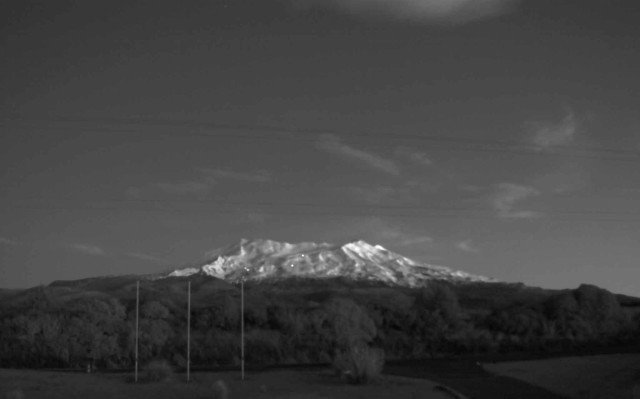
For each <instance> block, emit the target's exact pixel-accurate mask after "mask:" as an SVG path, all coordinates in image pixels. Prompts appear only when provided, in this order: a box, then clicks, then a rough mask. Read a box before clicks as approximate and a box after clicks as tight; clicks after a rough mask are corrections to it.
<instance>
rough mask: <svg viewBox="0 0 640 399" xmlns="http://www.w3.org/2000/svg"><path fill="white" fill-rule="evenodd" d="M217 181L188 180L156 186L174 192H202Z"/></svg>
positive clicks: (209, 188)
mask: <svg viewBox="0 0 640 399" xmlns="http://www.w3.org/2000/svg"><path fill="white" fill-rule="evenodd" d="M215 185H216V183H215V181H207V180H203V181H186V182H181V183H157V184H156V187H158V188H159V189H161V190H162V191H165V192H167V193H172V194H201V193H206V192H207V191H209V190H211V189H212V188H213V186H215Z"/></svg>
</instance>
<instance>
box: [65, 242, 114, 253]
mask: <svg viewBox="0 0 640 399" xmlns="http://www.w3.org/2000/svg"><path fill="white" fill-rule="evenodd" d="M69 248H71V249H72V250H74V251H77V252H80V253H83V254H85V255H93V256H105V255H106V254H107V253H106V252H105V251H104V250H103V249H102V248H100V247H98V246H97V245H91V244H70V245H69Z"/></svg>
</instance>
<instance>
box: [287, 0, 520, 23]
mask: <svg viewBox="0 0 640 399" xmlns="http://www.w3.org/2000/svg"><path fill="white" fill-rule="evenodd" d="M289 1H290V3H291V4H293V5H294V6H296V7H298V8H300V7H303V8H308V7H324V8H332V9H337V10H339V11H342V12H346V13H349V14H352V15H357V16H365V17H366V16H371V15H374V16H386V17H390V18H394V19H400V20H407V21H415V22H420V23H452V24H462V23H466V22H469V21H473V20H477V19H484V18H489V17H493V16H496V15H501V14H504V13H506V12H509V11H511V10H512V9H513V8H514V7H515V6H516V5H517V3H518V2H519V1H518V0H289Z"/></svg>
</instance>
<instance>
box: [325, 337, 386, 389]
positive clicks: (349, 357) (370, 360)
mask: <svg viewBox="0 0 640 399" xmlns="http://www.w3.org/2000/svg"><path fill="white" fill-rule="evenodd" d="M383 366H384V352H383V351H382V350H381V349H374V348H370V347H368V346H366V345H356V346H352V347H350V348H348V349H347V350H344V351H338V352H337V354H336V357H335V359H334V361H333V367H334V369H335V370H336V372H337V373H338V375H340V377H342V378H344V379H346V381H347V382H349V383H352V384H366V383H368V382H371V381H374V380H375V379H377V378H378V377H379V376H380V373H381V372H382V367H383Z"/></svg>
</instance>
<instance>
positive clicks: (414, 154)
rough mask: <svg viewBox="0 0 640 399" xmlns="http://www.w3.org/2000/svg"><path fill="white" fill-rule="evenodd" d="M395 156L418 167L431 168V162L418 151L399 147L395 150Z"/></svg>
mask: <svg viewBox="0 0 640 399" xmlns="http://www.w3.org/2000/svg"><path fill="white" fill-rule="evenodd" d="M395 155H396V156H397V157H399V158H402V159H406V160H408V161H409V162H411V163H413V164H415V165H418V166H431V165H433V161H432V160H431V158H429V157H428V156H427V154H426V153H424V152H422V151H418V150H414V149H412V148H409V147H405V146H400V147H398V148H396V150H395Z"/></svg>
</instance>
